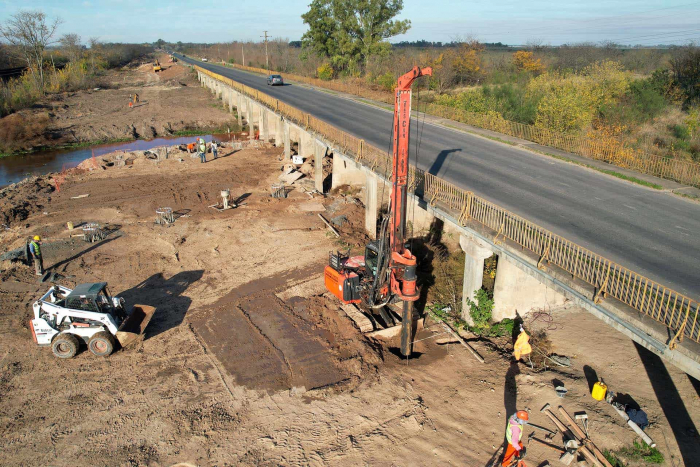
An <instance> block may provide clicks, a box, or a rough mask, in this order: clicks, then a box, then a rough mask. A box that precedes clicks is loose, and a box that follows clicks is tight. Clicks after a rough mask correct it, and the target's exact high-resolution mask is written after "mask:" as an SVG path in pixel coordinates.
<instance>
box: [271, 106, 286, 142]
mask: <svg viewBox="0 0 700 467" xmlns="http://www.w3.org/2000/svg"><path fill="white" fill-rule="evenodd" d="M272 118H273V121H274V122H275V123H274V125H272V126H274V132H273V137H274V138H275V147H277V148H279V147H280V146H282V136H283V129H282V128H283V123H284V122H283V121H282V117H280V116H279V115H277V114H275V113H273V114H272Z"/></svg>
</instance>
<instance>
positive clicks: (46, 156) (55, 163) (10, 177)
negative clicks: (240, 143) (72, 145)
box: [0, 134, 230, 188]
mask: <svg viewBox="0 0 700 467" xmlns="http://www.w3.org/2000/svg"><path fill="white" fill-rule="evenodd" d="M196 138H197V137H196V136H180V137H172V138H156V139H152V140H136V141H129V142H126V143H112V144H100V145H96V146H90V147H86V148H81V149H69V150H58V151H42V152H37V153H35V154H27V155H24V156H9V157H3V158H0V188H2V187H4V186H7V185H10V184H12V183H16V182H19V181H20V180H22V179H23V178H25V177H28V176H30V175H43V174H47V173H50V172H60V171H61V170H62V169H63V168H64V167H65V168H70V167H75V166H76V165H78V164H80V163H81V162H82V161H84V160H85V159H88V158H90V157H92V156H93V154H94V156H95V157H98V156H101V155H103V154H108V153H110V152H114V151H145V150H146V149H153V148H156V147H158V146H173V145H176V144H187V143H191V142H193V141H194V140H195V139H196ZM203 138H204V139H205V141H207V142H210V141H211V140H212V139H215V140H216V141H228V140H229V139H230V138H229V136H228V135H225V134H224V135H205V136H203Z"/></svg>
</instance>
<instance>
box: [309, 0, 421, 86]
mask: <svg viewBox="0 0 700 467" xmlns="http://www.w3.org/2000/svg"><path fill="white" fill-rule="evenodd" d="M402 9H403V0H313V1H312V2H311V5H309V11H308V12H306V13H305V14H303V15H301V17H302V19H303V20H304V23H305V24H308V25H309V30H308V31H307V32H306V33H305V34H304V35H303V36H302V44H303V46H304V47H305V48H306V49H307V50H312V51H313V52H315V53H316V54H318V55H319V56H321V57H324V58H327V59H329V60H330V62H331V64H332V66H333V67H334V68H335V69H337V70H348V69H349V70H351V71H355V70H357V71H360V72H361V71H363V70H364V68H365V65H366V63H367V59H368V58H369V57H370V56H372V55H380V56H386V55H387V54H388V53H389V51H390V49H391V45H390V44H389V42H388V41H387V39H389V38H390V37H393V36H396V35H398V34H403V33H405V32H406V31H408V29H409V28H410V27H411V22H410V21H409V20H395V19H394V17H395V16H396V15H398V14H399V13H400V12H401V10H402Z"/></svg>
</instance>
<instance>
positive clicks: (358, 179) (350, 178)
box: [331, 152, 367, 189]
mask: <svg viewBox="0 0 700 467" xmlns="http://www.w3.org/2000/svg"><path fill="white" fill-rule="evenodd" d="M331 179H332V181H331V189H334V188H337V187H339V186H341V185H349V186H359V185H364V184H365V182H366V181H367V177H366V176H365V174H364V171H363V170H362V166H361V165H359V164H358V163H357V162H355V161H354V160H352V159H350V158H346V157H345V156H343V155H342V154H338V153H337V152H336V153H334V154H333V172H332V173H331Z"/></svg>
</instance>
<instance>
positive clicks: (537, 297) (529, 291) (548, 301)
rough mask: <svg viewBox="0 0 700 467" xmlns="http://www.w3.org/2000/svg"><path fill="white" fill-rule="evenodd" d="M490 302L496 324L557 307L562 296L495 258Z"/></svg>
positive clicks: (505, 260) (502, 260)
mask: <svg viewBox="0 0 700 467" xmlns="http://www.w3.org/2000/svg"><path fill="white" fill-rule="evenodd" d="M493 301H494V307H493V320H494V321H496V322H498V321H501V320H503V319H505V318H510V319H513V318H515V317H516V316H517V315H520V316H525V315H527V314H528V313H529V312H531V311H533V310H539V309H548V308H552V307H558V306H561V305H563V304H564V303H566V297H564V296H563V295H562V294H560V293H559V292H557V291H555V290H553V289H551V288H549V287H547V286H546V285H545V284H543V283H542V282H540V281H538V280H537V279H535V278H534V277H532V276H531V275H529V274H527V273H525V272H524V271H523V270H522V269H520V268H518V267H517V266H516V265H515V264H514V263H513V262H512V261H511V260H510V259H508V258H507V257H503V258H501V257H499V259H498V268H497V269H496V283H495V284H494V289H493Z"/></svg>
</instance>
